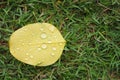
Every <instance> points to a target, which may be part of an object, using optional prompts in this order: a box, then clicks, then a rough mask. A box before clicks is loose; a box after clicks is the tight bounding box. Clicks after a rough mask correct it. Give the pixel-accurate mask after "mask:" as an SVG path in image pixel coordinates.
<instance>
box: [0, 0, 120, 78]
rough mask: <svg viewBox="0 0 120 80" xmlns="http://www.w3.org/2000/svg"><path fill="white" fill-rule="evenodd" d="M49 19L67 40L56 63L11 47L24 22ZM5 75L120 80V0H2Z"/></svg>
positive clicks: (0, 67)
mask: <svg viewBox="0 0 120 80" xmlns="http://www.w3.org/2000/svg"><path fill="white" fill-rule="evenodd" d="M36 22H48V23H51V24H53V25H55V26H56V27H57V28H58V30H60V32H61V34H62V35H63V37H64V38H65V40H66V41H67V44H66V46H65V48H64V51H63V54H62V56H61V58H60V59H59V60H58V61H57V62H56V63H55V64H53V65H50V66H46V67H35V66H31V65H27V64H24V63H22V62H20V61H18V60H16V59H15V58H14V57H13V56H12V55H11V54H10V52H9V45H8V41H9V37H10V35H11V34H12V33H13V32H14V31H15V30H17V29H19V28H21V27H22V26H24V25H27V24H30V23H36ZM0 80H120V0H0Z"/></svg>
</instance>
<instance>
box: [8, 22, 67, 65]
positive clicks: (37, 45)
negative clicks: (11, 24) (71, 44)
mask: <svg viewBox="0 0 120 80" xmlns="http://www.w3.org/2000/svg"><path fill="white" fill-rule="evenodd" d="M65 43H66V41H65V40H64V38H63V37H62V35H61V33H60V32H59V30H58V29H57V28H56V27H54V26H53V25H51V24H49V23H34V24H29V25H26V26H24V27H22V28H20V29H18V30H16V31H15V32H14V33H13V34H12V35H11V37H10V40H9V47H10V53H11V54H12V55H13V56H14V57H15V58H16V59H18V60H19V61H22V62H24V63H26V64H30V65H34V66H48V65H51V64H53V63H55V62H56V61H57V60H58V59H59V58H60V56H61V54H62V51H63V49H64V46H65Z"/></svg>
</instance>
